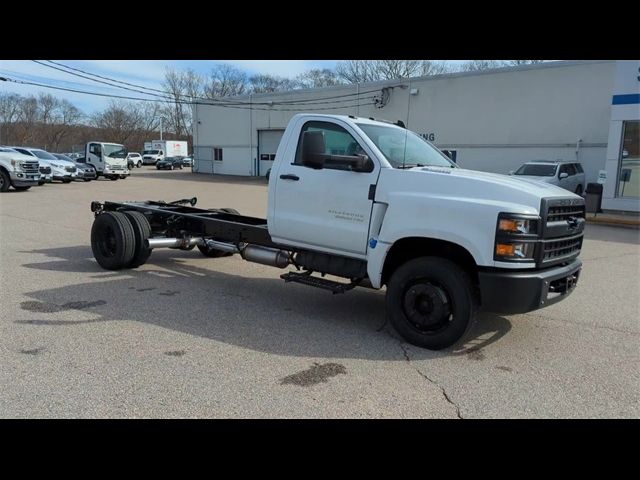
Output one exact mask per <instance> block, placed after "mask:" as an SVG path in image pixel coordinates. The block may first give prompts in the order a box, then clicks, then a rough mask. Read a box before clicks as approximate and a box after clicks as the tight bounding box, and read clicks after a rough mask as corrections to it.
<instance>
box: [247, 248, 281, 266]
mask: <svg viewBox="0 0 640 480" xmlns="http://www.w3.org/2000/svg"><path fill="white" fill-rule="evenodd" d="M240 254H241V255H242V258H244V259H245V260H246V261H248V262H254V263H261V264H262V265H269V266H270V267H278V268H286V267H287V266H288V265H289V263H291V261H290V260H289V253H288V252H285V251H284V250H276V249H275V248H267V247H259V246H257V245H247V246H246V247H244V248H243V249H242V250H241V252H240Z"/></svg>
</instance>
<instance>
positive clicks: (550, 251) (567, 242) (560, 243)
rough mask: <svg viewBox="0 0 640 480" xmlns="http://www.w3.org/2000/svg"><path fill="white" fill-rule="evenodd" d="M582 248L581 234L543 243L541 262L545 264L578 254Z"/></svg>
mask: <svg viewBox="0 0 640 480" xmlns="http://www.w3.org/2000/svg"><path fill="white" fill-rule="evenodd" d="M581 248H582V234H580V235H577V236H575V237H571V238H567V239H562V240H555V241H552V242H545V243H544V248H543V255H542V262H543V263H547V262H550V261H554V260H560V259H562V258H565V257H569V256H572V255H573V254H574V253H576V252H580V249H581Z"/></svg>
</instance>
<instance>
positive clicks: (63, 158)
mask: <svg viewBox="0 0 640 480" xmlns="http://www.w3.org/2000/svg"><path fill="white" fill-rule="evenodd" d="M53 156H54V157H56V158H57V159H58V160H66V161H67V162H72V161H73V160H71V159H70V158H69V157H67V156H66V155H63V154H62V153H54V154H53Z"/></svg>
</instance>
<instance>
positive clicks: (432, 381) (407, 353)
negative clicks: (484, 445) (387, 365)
mask: <svg viewBox="0 0 640 480" xmlns="http://www.w3.org/2000/svg"><path fill="white" fill-rule="evenodd" d="M400 348H401V349H402V353H403V354H404V359H405V360H406V362H407V363H409V364H411V357H410V356H409V352H408V351H407V349H406V348H405V346H404V345H403V343H402V342H400ZM411 366H412V368H413V369H414V370H415V371H416V372H418V375H420V376H421V377H422V378H424V379H425V380H426V381H428V382H429V383H431V384H433V385H435V386H436V387H438V388H439V389H440V392H441V393H442V396H443V397H444V399H445V400H446V401H447V403H449V404H450V405H452V406H453V407H454V408H455V409H456V415H457V417H458V418H459V419H460V420H464V417H463V416H462V415H461V414H460V407H459V406H458V404H457V403H455V402H454V401H453V400H451V397H449V395H448V394H447V391H446V390H445V389H444V387H443V386H442V385H440V384H439V383H438V382H436V381H435V380H433V379H431V378H429V376H427V375H426V374H425V373H424V372H422V371H421V370H420V369H419V368H418V367H415V366H413V365H411Z"/></svg>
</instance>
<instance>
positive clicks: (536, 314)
mask: <svg viewBox="0 0 640 480" xmlns="http://www.w3.org/2000/svg"><path fill="white" fill-rule="evenodd" d="M523 315H524V316H526V317H532V318H535V319H543V320H552V321H555V322H559V323H568V324H569V325H577V326H580V327H587V328H593V329H595V330H599V329H602V330H609V331H611V332H616V333H624V334H626V335H640V332H633V331H629V330H623V329H621V328H616V327H609V326H607V325H593V324H590V323H581V322H575V321H573V320H567V319H566V318H555V317H549V316H547V315H541V314H539V313H523Z"/></svg>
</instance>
